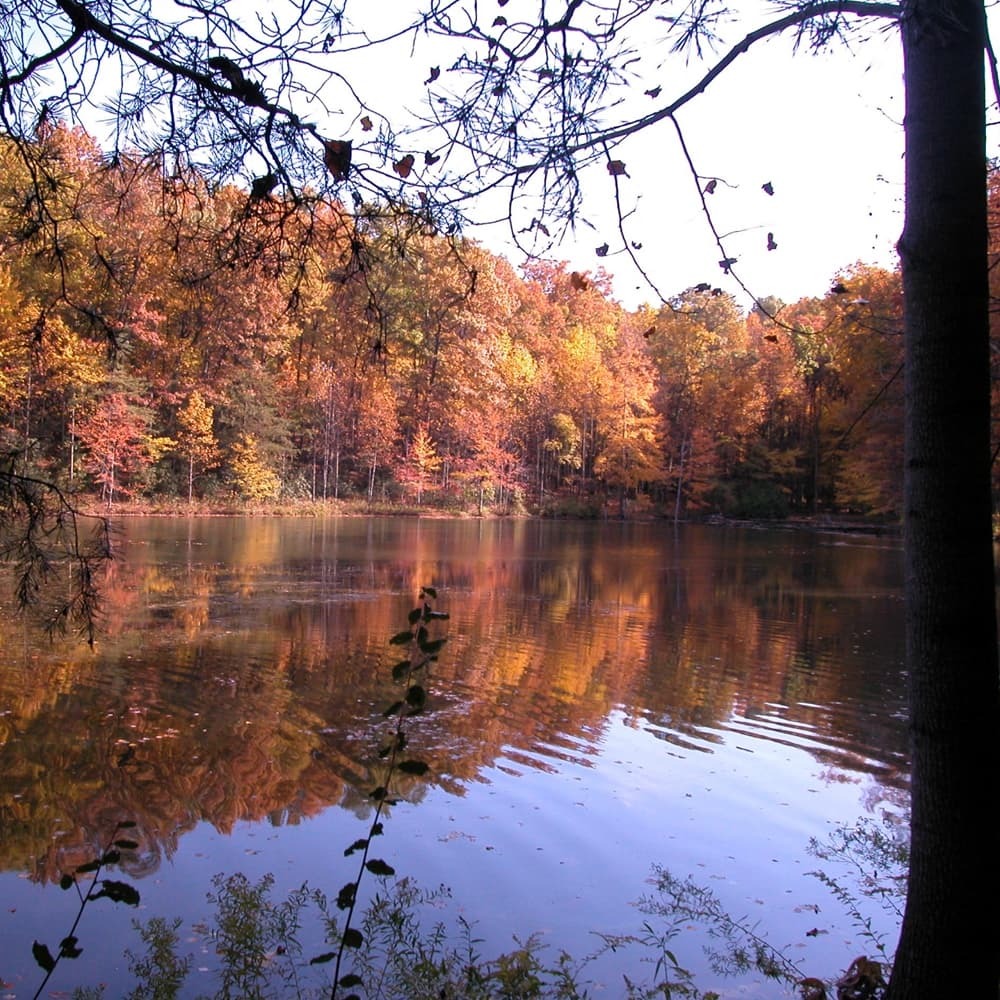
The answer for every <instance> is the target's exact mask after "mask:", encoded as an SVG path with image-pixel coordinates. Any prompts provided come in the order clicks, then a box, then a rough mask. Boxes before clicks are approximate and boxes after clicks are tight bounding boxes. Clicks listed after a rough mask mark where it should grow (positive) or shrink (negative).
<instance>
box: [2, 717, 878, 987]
mask: <svg viewBox="0 0 1000 1000" xmlns="http://www.w3.org/2000/svg"><path fill="white" fill-rule="evenodd" d="M498 763H499V762H498ZM588 765H589V766H588ZM512 770H513V769H510V768H507V767H506V766H496V767H493V768H490V769H488V771H487V772H486V773H485V774H484V775H483V777H484V778H485V781H482V782H477V783H474V784H471V785H469V786H468V787H467V789H466V794H465V795H464V796H461V797H456V796H453V795H448V794H446V793H444V792H442V791H441V790H433V791H431V792H430V793H429V794H428V795H427V796H426V798H425V800H424V801H423V802H422V803H420V804H419V805H418V806H409V805H403V806H399V807H396V808H395V809H394V810H393V812H392V814H391V816H390V818H389V819H388V821H387V822H386V834H385V836H384V837H383V838H382V839H381V840H380V841H378V842H377V856H380V857H383V858H385V860H387V861H388V862H389V863H390V864H392V865H393V866H394V867H395V868H396V869H397V872H398V873H399V874H400V875H408V876H412V877H413V878H415V879H416V880H417V881H418V882H420V883H421V884H422V885H424V886H425V887H427V888H431V887H434V886H436V885H438V884H439V883H445V884H447V885H449V886H450V887H451V888H452V890H453V900H452V905H451V906H450V908H449V909H448V910H445V911H442V912H436V913H435V915H434V919H448V918H449V915H450V916H452V917H454V916H456V915H457V914H463V915H465V917H466V918H467V919H469V920H472V921H474V922H475V924H476V927H475V930H476V935H477V936H478V937H481V938H482V939H483V943H482V946H481V951H482V953H483V954H484V955H491V954H494V953H497V952H499V951H500V950H504V949H508V948H512V947H513V946H514V944H513V936H514V935H518V936H521V937H524V936H525V935H526V934H528V933H530V932H532V931H539V932H541V933H542V934H543V935H544V940H545V941H546V942H547V943H548V944H550V945H551V946H552V951H553V952H555V951H556V950H557V949H558V948H561V947H565V948H567V949H571V950H572V951H573V952H574V953H575V954H583V953H585V952H586V951H587V950H588V949H590V948H596V945H597V941H596V939H595V938H594V937H593V936H592V935H593V933H594V932H599V931H603V932H608V933H625V932H628V931H635V930H638V928H639V925H640V923H641V919H642V918H641V916H640V915H639V914H638V912H637V911H636V910H635V909H634V908H633V907H632V906H630V905H629V904H630V902H631V901H634V900H636V899H637V898H638V897H639V896H641V895H643V894H646V893H647V892H649V890H650V887H649V886H648V884H647V879H648V877H649V874H650V867H651V865H653V864H654V863H657V864H662V865H663V866H665V867H666V868H668V869H669V870H671V871H672V872H673V873H674V874H676V875H678V876H682V877H683V876H688V875H691V876H693V877H694V878H695V879H696V880H698V881H700V882H702V883H703V884H705V885H706V886H707V887H708V888H710V889H711V890H712V891H713V892H715V893H716V894H717V895H718V896H719V897H720V898H721V899H722V900H723V902H724V903H725V904H726V905H727V906H728V907H729V908H730V910H731V912H732V913H733V914H734V915H735V916H747V917H748V918H749V919H750V920H751V922H756V921H758V920H759V921H761V923H762V926H763V927H764V928H766V930H767V933H768V935H769V937H770V939H771V940H772V941H773V942H774V943H776V944H780V945H787V946H789V949H790V953H791V955H792V957H793V958H794V959H795V960H796V961H800V962H803V963H805V966H806V967H807V969H808V970H809V971H810V972H813V973H816V974H818V975H824V974H830V973H832V972H833V971H834V970H836V969H838V968H843V967H845V966H846V965H847V964H848V963H849V962H850V960H851V959H852V958H853V957H854V955H853V951H854V950H855V949H856V947H857V945H856V943H855V944H851V943H850V941H851V934H850V928H849V926H848V923H847V920H846V915H845V914H844V913H843V912H842V911H841V910H840V908H839V907H838V906H837V904H836V903H835V902H834V901H833V900H831V899H830V898H829V896H828V895H827V894H826V893H825V892H824V891H823V890H822V888H821V886H820V885H819V883H818V882H817V881H816V880H814V879H812V878H810V877H808V875H807V873H808V872H809V871H811V870H812V869H813V868H814V867H815V866H816V864H817V863H816V862H815V860H814V859H813V858H811V857H809V856H808V854H807V853H806V850H805V847H806V844H807V843H808V839H809V837H810V836H819V837H823V836H824V835H825V833H826V832H827V831H829V830H830V829H832V827H833V826H835V825H836V824H838V823H841V822H845V823H846V822H851V821H853V819H854V818H855V816H856V815H857V814H858V811H859V787H858V785H857V784H855V783H849V782H830V783H826V782H824V781H823V780H821V778H820V768H819V767H818V766H817V764H816V762H815V760H814V759H813V758H812V757H811V756H810V755H809V754H808V753H806V752H804V751H802V750H799V749H797V748H794V747H789V746H783V745H780V744H776V743H774V742H772V741H769V740H762V739H759V738H757V737H755V736H753V735H748V734H747V733H733V732H730V733H727V734H726V735H725V737H724V739H723V740H722V742H721V743H720V744H717V745H715V746H713V747H712V748H711V752H708V753H704V752H699V751H685V750H678V749H677V748H676V747H675V746H671V745H670V744H664V743H663V742H662V741H660V740H657V739H655V738H653V737H652V735H651V734H650V732H649V731H648V729H647V728H646V727H645V726H642V725H640V726H628V725H625V724H623V718H622V716H620V715H619V714H615V715H613V716H612V718H611V719H610V720H609V722H608V724H607V726H606V727H605V729H604V732H603V733H602V734H601V736H600V739H599V741H598V752H597V755H596V756H595V757H594V758H593V759H592V760H590V761H588V762H586V763H583V762H580V763H563V764H562V765H561V766H560V771H559V773H558V774H547V773H543V772H541V771H537V770H528V769H526V768H523V767H518V768H517V769H516V770H517V772H518V773H516V774H514V773H510V772H511V771H512ZM366 828H367V823H366V822H362V821H360V820H358V819H356V818H355V817H353V816H352V815H351V814H350V813H347V812H345V811H343V810H339V809H329V810H327V811H326V812H324V813H322V814H321V815H320V816H318V817H315V818H312V819H307V820H305V821H303V822H301V823H300V824H298V825H295V826H286V827H271V826H268V825H267V824H256V825H251V824H245V823H241V824H238V825H237V827H236V829H235V830H234V831H233V834H232V836H230V837H224V836H222V835H220V834H219V833H218V832H216V831H214V830H213V829H212V828H211V827H210V826H208V825H207V824H200V825H199V826H198V827H197V828H196V829H195V830H193V831H192V832H191V833H189V834H188V835H187V836H185V837H184V839H183V841H182V843H181V847H180V849H179V850H178V852H177V854H176V855H175V857H174V858H173V860H172V862H165V863H164V865H163V866H162V868H161V870H160V871H159V872H158V873H156V874H155V875H154V876H153V877H152V878H151V879H148V880H145V881H143V882H142V883H140V885H139V888H140V891H141V893H142V895H143V907H142V910H141V911H140V912H139V914H138V916H139V917H140V918H141V919H148V917H150V916H152V915H154V914H160V915H165V916H170V915H173V914H184V915H185V916H186V918H187V920H186V924H187V931H186V932H185V933H184V934H183V935H182V940H183V941H184V942H185V944H184V947H185V949H186V950H187V951H190V952H191V953H192V954H193V955H194V958H195V962H194V967H195V969H198V968H199V967H200V968H202V969H204V968H207V967H210V966H211V964H212V956H211V949H210V948H209V949H208V950H207V951H206V945H205V942H204V940H203V939H202V938H201V937H200V936H199V935H197V934H194V933H191V930H190V927H191V924H192V923H195V922H197V920H198V919H199V918H200V919H205V917H207V916H208V914H209V912H210V908H209V906H208V904H207V903H205V902H204V893H205V892H207V891H208V890H209V887H210V881H211V878H212V876H213V875H215V874H216V873H218V872H223V871H224V872H233V871H243V872H244V873H246V874H247V875H248V876H249V877H250V878H252V879H256V878H259V877H260V876H261V875H263V874H264V873H265V872H271V873H273V874H274V876H275V878H276V887H277V890H280V892H282V893H284V892H287V891H291V890H292V889H294V888H296V887H298V886H299V885H301V884H302V882H306V881H307V882H309V883H310V884H311V885H314V886H318V887H322V888H324V889H326V890H327V891H328V892H331V893H334V894H335V892H336V890H337V889H338V888H339V887H340V885H342V884H343V883H344V882H345V881H348V880H349V879H350V878H352V877H353V874H354V872H355V870H356V868H355V864H356V862H354V861H351V862H348V861H346V860H345V859H344V858H343V856H342V852H343V847H344V846H346V845H347V844H349V843H350V842H351V841H352V840H353V839H355V838H356V837H358V836H362V835H364V833H365V831H366ZM2 881H3V892H4V899H5V910H6V912H5V913H4V914H3V923H4V924H5V925H6V927H5V929H4V931H3V939H4V941H5V952H6V953H7V955H8V956H11V955H26V954H27V949H30V942H31V939H32V936H35V935H42V936H44V935H46V934H47V935H48V936H49V937H51V936H52V934H53V933H55V931H54V930H52V928H53V923H54V922H55V920H56V918H55V914H56V913H58V912H59V902H58V900H56V899H53V898H52V897H54V896H57V895H58V894H59V890H58V889H57V888H56V887H54V886H48V887H46V888H45V889H44V890H39V889H38V887H31V886H28V885H27V883H25V882H24V881H23V880H18V879H16V878H14V877H12V876H9V875H8V876H4V878H3V880H2ZM192 891H194V892H195V894H196V899H199V898H200V901H201V905H200V906H199V905H198V904H197V903H196V904H195V905H194V906H192V903H191V899H190V895H191V893H192ZM61 898H62V901H63V906H64V907H65V911H66V912H65V915H66V919H67V921H68V919H69V917H70V913H71V910H72V909H73V905H72V904H73V898H72V896H71V895H65V896H62V897H61ZM817 905H818V906H819V912H818V913H817V912H816V911H815V910H813V909H812V907H813V906H817ZM40 907H44V912H36V911H38V910H39V908H40ZM11 909H13V910H15V911H16V913H11ZM111 910H116V911H118V912H115V913H114V914H111V913H110V911H111ZM135 915H136V914H134V913H133V912H126V911H125V909H124V908H122V907H111V906H110V905H109V904H106V903H98V904H96V905H95V906H94V908H93V910H92V911H91V912H90V913H88V915H87V917H86V918H85V922H84V924H83V925H82V933H81V935H80V936H81V940H82V942H83V943H84V946H85V947H86V948H87V949H88V955H89V957H90V958H91V959H93V958H94V957H95V956H96V955H97V954H100V955H101V956H102V960H101V962H100V967H101V971H100V976H101V978H102V979H104V980H108V979H109V978H113V973H112V971H111V970H113V969H114V968H116V967H121V964H122V963H121V961H120V951H121V942H123V941H127V940H128V936H127V934H126V932H125V927H126V926H127V922H128V919H131V917H132V916H135ZM36 917H37V918H38V919H39V920H41V921H42V922H43V926H42V928H41V929H39V928H37V927H35V926H34V923H35V918H36ZM56 926H59V925H58V923H56ZM116 927H117V928H121V934H122V935H124V936H121V937H119V935H118V933H116V932H115V930H114V929H115V928H116ZM817 927H818V928H819V929H820V930H821V931H822V932H823V933H821V934H820V935H816V936H813V937H807V931H809V930H811V929H815V928H817ZM309 938H310V935H309V931H308V929H307V930H306V933H305V934H304V940H305V941H306V942H307V950H308V944H309ZM313 944H314V946H315V947H316V948H319V947H320V942H319V941H315V942H313ZM675 949H676V951H677V953H678V958H679V959H680V960H681V961H682V963H683V962H687V963H690V964H691V965H692V966H693V967H701V964H702V959H701V957H700V947H699V942H698V939H697V936H696V935H691V936H690V937H685V938H684V939H678V941H677V942H676V944H675ZM105 956H106V957H105ZM637 957H638V955H636V956H635V957H632V956H630V953H629V952H628V951H626V952H624V953H622V954H621V955H620V956H618V957H615V958H609V959H606V960H604V961H603V962H602V964H600V965H597V966H595V967H594V969H593V970H592V971H593V974H594V975H601V976H604V977H610V981H611V982H615V981H617V975H618V974H619V973H620V972H621V971H628V970H629V968H630V967H631V968H632V971H633V972H634V971H635V968H634V964H633V963H634V962H635V960H636V958H637ZM17 964H20V962H18V963H17ZM88 965H89V963H88ZM73 971H74V970H73V968H72V967H69V968H68V969H67V970H66V973H65V975H67V976H68V975H70V974H71V973H72V972H73ZM4 974H5V975H7V977H8V979H9V978H10V974H11V973H10V972H9V971H5V972H4ZM60 974H61V975H62V974H63V973H60ZM702 974H703V975H705V974H706V973H705V971H704V970H702ZM206 979H207V973H205V972H204V971H203V972H201V973H198V972H195V973H193V974H192V982H194V983H199V982H200V983H202V984H203V986H204V984H205V982H206ZM30 981H31V980H30V977H29V982H30ZM73 981H74V982H76V981H77V980H73ZM80 981H83V980H80ZM66 982H68V981H67V980H64V984H65V983H66ZM710 985H711V984H710V983H708V982H705V981H701V982H700V986H701V987H702V988H703V989H704V988H708V987H709V986H710ZM719 985H720V986H728V988H733V984H732V983H728V984H727V983H720V984H719Z"/></svg>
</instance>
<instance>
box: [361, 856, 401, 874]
mask: <svg viewBox="0 0 1000 1000" xmlns="http://www.w3.org/2000/svg"><path fill="white" fill-rule="evenodd" d="M365 868H367V869H368V871H370V872H371V873H372V875H380V876H383V877H385V878H389V877H390V876H392V875H395V874H396V869H395V868H393V867H392V865H387V864H386V863H385V862H384V861H382V860H381V859H380V858H372V860H371V861H366V862H365Z"/></svg>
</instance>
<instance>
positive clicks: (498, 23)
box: [493, 16, 507, 28]
mask: <svg viewBox="0 0 1000 1000" xmlns="http://www.w3.org/2000/svg"><path fill="white" fill-rule="evenodd" d="M506 26H507V18H505V17H502V16H497V17H495V18H493V27H494V28H505V27H506Z"/></svg>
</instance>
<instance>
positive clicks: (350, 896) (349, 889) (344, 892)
mask: <svg viewBox="0 0 1000 1000" xmlns="http://www.w3.org/2000/svg"><path fill="white" fill-rule="evenodd" d="M357 891H358V883H357V882H348V883H347V885H345V886H344V887H343V888H342V889H341V890H340V892H338V893H337V909H338V910H348V909H350V908H351V906H352V905H353V904H354V894H355V893H356V892H357Z"/></svg>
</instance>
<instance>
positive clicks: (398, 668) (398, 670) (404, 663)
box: [392, 660, 410, 684]
mask: <svg viewBox="0 0 1000 1000" xmlns="http://www.w3.org/2000/svg"><path fill="white" fill-rule="evenodd" d="M409 672H410V661H409V660H400V661H399V663H396V664H393V668H392V679H393V680H394V681H396V683H397V684H398V683H399V682H400V681H401V680H403V678H405V677H406V675H407V674H408V673H409Z"/></svg>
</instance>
